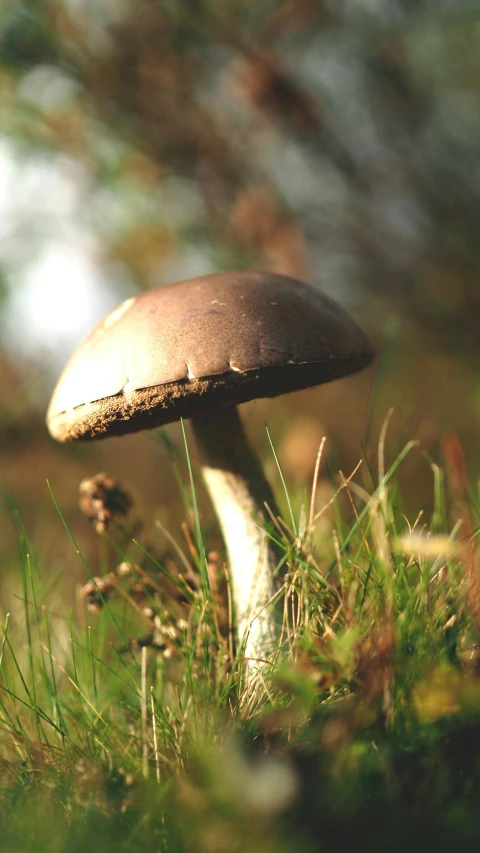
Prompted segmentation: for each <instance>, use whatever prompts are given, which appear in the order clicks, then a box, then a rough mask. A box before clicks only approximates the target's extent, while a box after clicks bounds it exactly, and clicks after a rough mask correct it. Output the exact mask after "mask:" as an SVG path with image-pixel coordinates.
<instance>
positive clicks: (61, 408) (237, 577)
mask: <svg viewBox="0 0 480 853" xmlns="http://www.w3.org/2000/svg"><path fill="white" fill-rule="evenodd" d="M372 357H373V352H372V349H371V347H370V345H369V343H368V341H367V339H366V338H365V336H364V335H363V333H362V332H361V331H360V329H359V328H358V327H357V326H356V324H355V323H354V322H353V321H352V320H351V319H350V318H349V316H348V315H347V314H346V313H345V311H344V310H343V309H342V308H340V307H339V306H338V305H337V304H336V303H335V302H333V301H332V300H331V299H329V298H328V297H327V296H325V295H323V294H322V293H320V292H319V291H318V290H315V289H314V288H312V287H311V286H309V285H307V284H304V283H302V282H300V281H296V280H295V279H292V278H287V277H286V276H282V275H277V274H273V273H264V272H254V271H248V272H226V273H217V274H214V275H208V276H203V277H201V278H195V279H192V280H188V281H182V282H179V283H176V284H171V285H168V286H165V287H161V288H158V289H155V290H148V291H145V292H143V293H141V294H140V295H139V296H137V297H134V298H131V299H127V300H126V301H125V302H123V303H122V304H121V305H120V306H119V307H118V308H116V309H115V310H114V311H112V312H111V313H110V314H108V315H107V316H106V317H105V318H104V319H103V320H101V321H100V322H99V323H98V325H97V326H96V327H95V328H94V329H93V330H92V332H91V333H90V334H89V335H88V337H87V338H86V339H85V340H84V341H83V343H81V344H80V345H79V347H78V348H77V349H76V350H75V352H74V353H73V355H72V357H71V358H70V360H69V362H68V363H67V365H66V367H65V369H64V371H63V373H62V375H61V376H60V379H59V380H58V383H57V386H56V388H55V391H54V393H53V396H52V399H51V402H50V405H49V408H48V412H47V424H48V428H49V431H50V434H51V435H52V436H53V437H54V438H56V439H58V440H59V441H64V442H65V441H74V440H87V439H97V438H103V437H107V436H119V435H122V434H124V433H129V432H135V431H137V430H142V429H154V428H155V427H158V426H161V425H163V424H167V423H170V422H172V421H176V420H178V419H180V418H191V422H192V427H193V432H194V435H195V438H196V442H197V446H198V450H199V455H200V460H201V464H202V470H203V475H204V478H205V482H206V485H207V488H208V491H209V494H210V497H211V499H212V503H213V505H214V508H215V511H216V514H217V517H218V520H219V522H220V527H221V530H222V533H223V537H224V541H225V545H226V550H227V555H228V561H229V569H230V577H231V582H232V589H233V600H234V606H235V613H236V625H237V637H238V641H239V643H240V648H243V654H244V656H245V658H246V659H250V660H263V659H265V658H268V656H269V655H271V654H272V652H273V651H274V649H275V648H276V645H277V644H278V638H279V626H278V619H277V617H276V613H275V608H273V607H272V606H271V599H272V598H273V597H274V596H275V594H276V592H277V591H278V590H279V589H280V587H281V585H282V579H281V578H280V577H279V572H278V563H279V561H280V557H281V555H280V553H279V549H278V548H277V547H276V546H275V545H274V543H273V541H272V539H271V537H270V536H269V535H268V533H267V532H266V530H265V528H266V527H268V525H269V522H270V520H271V519H270V516H269V514H268V512H267V509H266V505H267V506H268V507H270V509H271V510H272V511H273V512H275V513H276V512H277V510H276V508H275V503H274V498H273V494H272V491H271V488H270V486H269V484H268V482H267V480H266V478H265V476H264V473H263V471H262V467H261V465H260V463H259V461H258V459H257V457H256V456H255V454H254V453H253V451H252V449H251V448H250V446H249V444H248V442H247V439H246V437H245V433H244V430H243V427H242V423H241V421H240V418H239V415H238V411H237V408H236V407H237V405H238V404H239V403H243V402H246V401H247V400H253V399H257V398H260V397H274V396H276V395H279V394H285V393H287V392H290V391H296V390H299V389H301V388H307V387H309V386H312V385H319V384H321V383H324V382H329V381H331V380H332V379H337V378H339V377H342V376H346V375H348V374H350V373H355V372H356V371H358V370H361V369H362V368H363V367H364V366H365V365H367V364H368V363H369V362H370V361H371V359H372Z"/></svg>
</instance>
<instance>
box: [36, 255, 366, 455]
mask: <svg viewBox="0 0 480 853" xmlns="http://www.w3.org/2000/svg"><path fill="white" fill-rule="evenodd" d="M372 357H373V352H372V349H371V347H370V345H369V343H368V341H367V340H366V338H365V336H364V335H363V333H362V332H361V331H360V329H359V328H358V326H356V324H355V323H354V322H353V321H352V320H351V319H350V317H349V316H348V315H347V314H346V313H345V311H343V309H342V308H340V307H339V306H338V305H337V304H336V303H335V302H333V301H332V300H331V299H329V298H328V297H326V296H325V295H323V294H322V293H320V292H319V291H317V290H315V289H314V288H312V287H310V286H309V285H307V284H303V283H302V282H299V281H296V280H295V279H292V278H287V277H286V276H281V275H276V274H273V273H262V272H228V273H218V274H215V275H208V276H203V277H201V278H196V279H191V280H188V281H182V282H179V283H177V284H171V285H168V286H166V287H161V288H158V289H156V290H148V291H146V292H144V293H142V294H140V295H139V296H137V297H135V298H132V299H128V300H127V301H126V302H123V303H122V304H121V305H120V306H119V307H118V308H117V309H115V310H114V311H113V312H111V313H110V314H108V315H107V316H106V317H105V318H104V319H103V320H101V321H100V323H98V324H97V326H95V328H94V329H93V330H92V332H91V333H90V334H89V335H88V337H87V338H85V340H84V341H83V343H81V344H80V346H79V347H78V348H77V349H76V350H75V352H74V353H73V355H72V357H71V358H70V360H69V362H68V363H67V365H66V367H65V369H64V371H63V373H62V375H61V376H60V379H59V381H58V383H57V386H56V388H55V391H54V393H53V396H52V399H51V402H50V406H49V408H48V412H47V424H48V428H49V430H50V433H51V435H52V436H53V437H54V438H56V439H58V440H59V441H72V440H75V439H92V438H102V437H106V436H110V435H121V434H123V433H127V432H135V431H137V430H141V429H152V428H154V427H157V426H161V425H162V424H167V423H170V422H171V421H175V420H178V419H179V418H180V417H184V418H189V417H192V416H193V415H195V414H196V413H197V412H200V411H204V410H206V409H208V408H210V407H212V406H218V405H222V404H225V403H232V404H237V403H244V402H246V401H247V400H252V399H257V398H259V397H274V396H276V395H277V394H284V393H286V392H288V391H296V390H299V389H301V388H307V387H309V386H311V385H319V384H321V383H323V382H329V381H330V380H332V379H336V378H338V377H341V376H346V375H348V374H349V373H354V372H356V371H357V370H361V368H362V367H364V366H365V365H366V364H368V362H369V361H370V360H371V359H372Z"/></svg>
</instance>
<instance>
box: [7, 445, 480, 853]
mask: <svg viewBox="0 0 480 853" xmlns="http://www.w3.org/2000/svg"><path fill="white" fill-rule="evenodd" d="M384 445H385V432H384V433H382V436H381V438H380V443H379V449H378V460H377V464H376V466H375V468H376V469H377V471H378V474H377V475H376V480H375V477H373V476H372V474H371V473H370V469H369V466H368V465H367V463H366V462H365V461H364V462H363V464H362V466H361V467H360V468H357V469H355V471H354V472H353V473H352V474H351V475H349V476H348V477H345V476H343V475H342V474H341V473H340V474H339V475H337V476H335V477H333V478H332V497H331V500H330V501H328V502H327V504H326V505H325V506H317V504H316V496H315V494H316V483H317V478H318V474H319V468H320V464H323V462H322V461H321V459H320V455H319V465H318V466H317V470H316V472H315V478H314V483H313V487H312V488H311V490H310V489H309V491H308V493H307V496H306V497H305V498H304V499H303V500H298V499H296V497H295V496H294V495H289V492H288V488H287V485H286V484H285V481H284V478H283V475H281V480H282V482H283V484H284V487H285V501H284V502H285V505H286V507H287V508H288V511H287V513H286V521H283V520H278V519H276V520H275V524H273V523H272V529H271V535H272V536H274V537H275V538H276V540H277V541H278V542H279V543H280V544H281V547H282V548H283V549H284V551H285V559H286V561H287V565H288V575H287V578H286V584H285V596H284V608H283V618H284V630H283V647H282V649H281V650H279V655H278V659H277V660H276V661H275V662H274V663H272V665H271V666H269V667H266V668H265V669H264V670H263V672H262V676H261V677H259V678H258V679H257V680H256V682H255V684H254V686H253V687H252V685H248V687H245V683H244V681H243V676H242V666H241V661H240V660H238V659H237V658H236V657H235V654H234V648H233V642H232V626H231V605H230V596H229V587H228V578H227V577H226V573H225V569H224V565H223V559H222V555H219V554H215V553H211V552H209V551H208V538H207V537H206V535H205V533H204V532H202V527H201V524H200V521H201V518H200V515H199V507H198V503H197V499H196V493H195V483H196V482H197V475H196V473H195V471H194V469H193V468H192V465H191V461H190V458H189V455H188V448H186V457H185V459H184V460H183V461H182V453H180V454H179V453H178V451H176V450H175V451H173V450H172V460H173V461H174V464H175V465H176V466H177V469H178V471H179V472H180V477H181V478H182V476H183V473H185V478H184V483H185V482H186V483H187V486H186V487H185V486H184V494H185V496H186V501H187V506H186V522H185V541H186V546H185V547H184V546H183V545H182V546H181V545H180V544H178V543H176V542H174V541H173V540H172V538H171V537H170V534H168V532H165V536H166V538H167V541H168V542H169V556H168V559H162V560H160V559H159V558H158V556H156V555H155V554H154V553H153V552H152V551H151V549H149V548H148V547H147V546H146V545H145V544H144V543H143V542H142V541H141V540H140V539H139V538H138V536H137V538H135V533H136V531H137V530H138V525H137V524H136V523H135V521H131V520H130V515H131V513H130V515H128V512H127V509H128V501H124V502H123V503H122V501H121V500H120V503H119V504H117V505H116V506H117V509H118V507H120V509H121V513H120V514H119V515H118V516H115V506H113V509H112V511H111V513H110V515H111V517H110V518H108V519H107V521H108V523H105V524H103V522H102V524H103V527H102V525H100V527H101V529H102V530H103V532H102V533H101V537H102V540H104V545H105V547H106V548H107V558H108V560H109V562H110V564H111V565H114V566H118V569H117V570H115V571H109V572H106V574H105V575H104V576H103V577H101V578H95V577H94V576H93V573H92V572H91V571H90V569H89V567H88V565H87V564H86V563H85V561H83V558H82V555H81V554H80V552H79V551H78V548H77V546H76V543H75V541H74V539H73V537H72V535H71V533H70V531H69V530H68V527H67V526H66V524H65V523H64V521H63V518H62V512H61V507H58V518H59V532H58V535H59V536H64V537H65V547H70V548H73V549H76V551H77V553H78V557H79V559H80V560H82V562H83V565H84V569H85V582H86V586H85V587H84V589H83V591H82V592H81V593H80V594H79V601H78V607H77V608H76V610H75V612H70V613H69V612H68V609H67V608H66V606H65V604H64V602H62V600H61V598H60V597H59V595H58V593H57V592H56V589H55V586H54V585H53V586H52V580H51V578H50V575H49V573H48V566H40V565H39V563H38V560H37V558H36V555H35V546H34V543H32V542H31V541H30V538H29V535H28V532H27V531H26V530H25V529H24V528H23V525H22V521H21V516H20V514H19V513H18V510H17V509H16V508H15V507H14V506H11V512H12V515H13V517H14V521H15V523H16V524H17V527H18V541H19V574H20V592H19V596H20V598H21V600H22V610H21V612H20V610H19V609H18V608H15V611H14V613H13V615H8V614H6V615H5V616H4V618H3V620H2V622H3V624H2V634H3V638H2V640H1V647H0V676H1V679H0V738H1V742H2V750H1V755H0V763H1V767H2V774H1V777H0V779H1V781H0V828H1V837H0V848H1V849H5V850H10V851H13V850H15V851H17V850H18V851H20V850H21V851H30V850H32V851H33V850H38V849H40V850H48V851H54V853H57V851H58V853H60V851H76V850H82V851H84V850H85V849H88V850H90V851H96V850H99V851H100V850H101V851H109V850H119V851H120V850H126V851H127V850H128V851H136V850H144V849H145V848H148V849H149V850H152V851H166V852H167V851H168V852H169V851H172V853H173V851H182V853H183V851H192V853H197V851H198V853H200V852H201V851H214V853H217V852H218V853H234V851H253V853H255V851H258V853H270V851H271V853H273V851H275V853H277V851H278V852H279V853H283V851H285V853H290V851H298V853H313V851H329V850H334V851H350V850H354V849H355V850H359V849H360V850H363V849H365V850H367V849H368V850H373V851H377V850H378V851H381V850H385V849H387V848H388V849H389V850H392V851H397V850H398V851H400V850H405V849H407V848H408V850H409V851H411V850H425V849H427V850H429V849H436V850H440V851H443V850H447V849H451V848H452V846H453V845H455V848H456V849H457V848H458V849H462V850H469V849H472V850H473V849H477V847H478V839H479V837H480V808H479V805H480V803H479V785H478V783H479V780H480V678H479V674H480V647H479V630H480V574H479V573H480V562H479V560H478V556H479V555H478V546H477V530H478V519H479V516H480V505H479V502H478V498H477V496H476V495H475V494H473V493H472V492H471V491H470V488H469V486H468V483H467V482H466V478H465V474H464V464H463V459H462V455H461V448H460V446H459V444H458V442H457V441H456V440H455V438H454V437H451V438H450V444H449V445H448V444H447V445H446V451H445V468H446V475H445V473H444V472H443V471H442V469H441V468H440V467H439V466H438V465H437V464H435V463H433V462H432V461H431V460H427V459H425V460H424V463H423V464H425V465H428V466H430V468H431V472H432V511H431V512H430V517H426V514H425V515H423V516H419V517H418V518H416V519H410V520H409V519H408V518H406V517H405V516H404V515H403V514H402V512H401V511H400V510H399V509H398V502H399V501H398V495H397V486H396V479H397V474H398V471H399V468H400V467H401V465H402V462H403V460H404V459H405V457H406V456H408V454H409V453H412V452H413V453H419V450H418V449H417V448H416V447H415V446H414V443H410V444H409V445H407V446H406V447H405V449H404V450H403V451H402V453H401V454H400V455H399V457H398V458H397V459H396V460H395V462H394V463H393V464H392V465H391V466H390V467H389V468H386V467H385V463H384ZM322 449H323V446H322ZM185 460H186V463H185ZM277 462H278V464H279V465H280V463H281V460H280V461H278V460H277ZM280 473H281V472H280ZM446 484H447V485H446ZM107 492H108V490H107ZM120 497H121V495H120ZM117 498H118V493H117ZM53 499H54V500H55V498H54V496H53ZM100 503H101V502H100ZM105 509H106V510H107V511H108V493H107V494H106V496H105V494H104V501H103V511H105ZM94 510H95V507H94V508H93V510H92V515H93V514H94ZM96 511H97V512H98V504H97V505H96ZM107 514H108V513H107ZM103 518H104V520H105V516H103ZM97 522H98V515H97Z"/></svg>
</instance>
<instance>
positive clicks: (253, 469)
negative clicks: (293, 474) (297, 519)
mask: <svg viewBox="0 0 480 853" xmlns="http://www.w3.org/2000/svg"><path fill="white" fill-rule="evenodd" d="M192 426H193V432H194V435H195V439H196V442H197V446H198V450H199V455H200V461H201V465H202V472H203V476H204V478H205V482H206V485H207V489H208V491H209V494H210V497H211V500H212V503H213V506H214V509H215V512H216V514H217V517H218V520H219V522H220V527H221V530H222V534H223V538H224V542H225V545H226V549H227V555H228V560H229V565H230V579H231V583H232V589H233V600H234V606H235V614H236V625H237V636H238V643H239V647H240V648H241V647H242V645H243V655H242V656H244V657H245V658H246V659H248V660H249V667H250V668H251V667H252V666H254V664H255V660H256V659H257V660H265V659H266V658H268V657H269V656H270V655H271V654H272V652H273V651H274V650H275V648H276V647H278V641H279V637H280V624H279V619H278V617H276V613H275V607H274V606H273V605H272V603H271V598H272V596H273V595H274V593H275V592H277V591H278V590H279V589H280V587H281V584H282V580H281V578H279V576H278V571H277V567H278V564H279V561H280V559H281V557H282V553H281V551H280V549H279V548H278V547H277V546H275V545H274V543H272V541H271V540H270V538H269V537H268V534H267V532H266V528H267V527H269V526H270V525H271V518H270V516H269V514H268V512H267V510H266V508H265V503H266V504H267V505H268V506H269V508H270V509H271V510H272V512H273V513H274V514H275V515H276V514H277V513H278V510H277V507H276V503H275V499H274V497H273V492H272V489H271V487H270V484H269V483H268V481H267V480H266V478H265V475H264V473H263V470H262V467H261V465H260V462H259V460H258V458H257V457H256V455H255V453H254V452H253V450H252V449H251V447H250V445H249V443H248V441H247V437H246V435H245V432H244V429H243V426H242V422H241V420H240V417H239V414H238V411H237V409H236V407H235V406H224V407H222V408H218V409H216V410H214V411H211V412H206V413H202V414H200V415H195V416H194V417H193V418H192ZM269 602H270V603H269Z"/></svg>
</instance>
